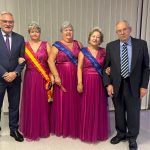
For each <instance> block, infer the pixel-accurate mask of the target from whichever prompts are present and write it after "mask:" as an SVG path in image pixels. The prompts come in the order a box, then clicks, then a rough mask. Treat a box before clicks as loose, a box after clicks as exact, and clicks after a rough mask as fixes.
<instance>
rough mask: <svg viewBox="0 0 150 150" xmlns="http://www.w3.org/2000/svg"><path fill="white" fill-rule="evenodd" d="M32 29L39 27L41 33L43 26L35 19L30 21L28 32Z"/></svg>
mask: <svg viewBox="0 0 150 150" xmlns="http://www.w3.org/2000/svg"><path fill="white" fill-rule="evenodd" d="M32 29H37V30H38V31H39V32H40V33H41V27H40V25H39V24H38V23H36V22H35V21H34V22H32V23H30V24H29V26H28V32H29V33H30V31H31V30H32Z"/></svg>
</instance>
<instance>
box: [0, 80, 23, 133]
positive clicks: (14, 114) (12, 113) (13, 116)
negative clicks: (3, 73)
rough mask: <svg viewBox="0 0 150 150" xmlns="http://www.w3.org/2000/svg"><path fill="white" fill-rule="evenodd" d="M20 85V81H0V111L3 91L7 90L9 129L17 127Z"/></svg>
mask: <svg viewBox="0 0 150 150" xmlns="http://www.w3.org/2000/svg"><path fill="white" fill-rule="evenodd" d="M20 85H21V83H20V82H19V83H16V82H12V83H6V82H5V81H2V82H1V81H0V111H1V109H2V104H3V99H4V95H5V91H6V90H7V95H8V103H9V128H10V130H11V131H15V130H17V129H18V120H19V102H20Z"/></svg>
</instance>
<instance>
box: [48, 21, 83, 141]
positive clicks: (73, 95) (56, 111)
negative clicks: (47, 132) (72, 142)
mask: <svg viewBox="0 0 150 150" xmlns="http://www.w3.org/2000/svg"><path fill="white" fill-rule="evenodd" d="M61 35H62V40H60V41H57V42H55V43H54V44H53V47H52V50H51V53H50V57H49V66H50V69H51V72H52V74H53V76H54V79H55V85H54V101H53V103H52V107H51V133H53V134H55V135H57V136H63V137H72V138H77V137H78V130H79V111H80V108H79V107H80V105H79V103H80V95H79V93H78V92H77V89H76V85H77V57H78V53H79V51H80V47H82V45H81V43H79V42H78V41H75V40H73V27H72V25H71V24H70V23H69V22H64V23H63V25H62V27H61ZM66 53H67V54H66ZM60 85H62V86H63V87H64V88H65V89H64V88H62V87H61V86H60Z"/></svg>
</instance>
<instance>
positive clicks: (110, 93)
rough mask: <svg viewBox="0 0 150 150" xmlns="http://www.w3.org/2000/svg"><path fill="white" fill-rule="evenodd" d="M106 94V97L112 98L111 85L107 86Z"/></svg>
mask: <svg viewBox="0 0 150 150" xmlns="http://www.w3.org/2000/svg"><path fill="white" fill-rule="evenodd" d="M107 93H108V95H109V96H110V97H113V95H114V88H113V86H112V85H111V84H110V85H108V86H107Z"/></svg>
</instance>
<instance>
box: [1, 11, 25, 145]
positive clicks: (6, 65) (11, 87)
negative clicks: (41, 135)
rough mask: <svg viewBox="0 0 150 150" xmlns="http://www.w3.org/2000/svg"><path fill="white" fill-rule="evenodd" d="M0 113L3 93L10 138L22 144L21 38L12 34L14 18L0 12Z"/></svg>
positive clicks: (22, 53) (22, 41) (23, 44)
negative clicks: (19, 61) (7, 105)
mask: <svg viewBox="0 0 150 150" xmlns="http://www.w3.org/2000/svg"><path fill="white" fill-rule="evenodd" d="M0 25H1V29H0V112H1V108H2V104H3V99H4V95H5V91H7V95H8V102H9V128H10V136H12V137H13V138H14V139H15V140H16V141H19V142H22V141H23V140H24V139H23V136H22V135H21V134H20V133H19V131H18V120H19V101H20V88H21V76H20V74H21V71H22V69H23V67H24V64H22V65H19V64H18V58H19V57H24V50H25V43H24V38H23V36H21V35H19V34H17V33H15V32H13V31H12V30H13V27H14V18H13V15H12V14H11V13H10V12H2V13H1V18H0Z"/></svg>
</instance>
